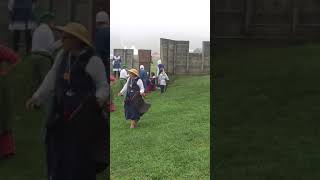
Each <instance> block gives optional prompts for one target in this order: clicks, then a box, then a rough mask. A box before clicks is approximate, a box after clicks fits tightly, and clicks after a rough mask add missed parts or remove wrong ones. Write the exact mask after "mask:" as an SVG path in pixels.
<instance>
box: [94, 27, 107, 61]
mask: <svg viewBox="0 0 320 180" xmlns="http://www.w3.org/2000/svg"><path fill="white" fill-rule="evenodd" d="M94 45H95V48H96V53H97V55H98V56H99V57H100V58H101V59H103V60H108V59H109V56H110V53H109V51H110V29H109V28H108V27H103V28H97V29H96V34H95V41H94Z"/></svg>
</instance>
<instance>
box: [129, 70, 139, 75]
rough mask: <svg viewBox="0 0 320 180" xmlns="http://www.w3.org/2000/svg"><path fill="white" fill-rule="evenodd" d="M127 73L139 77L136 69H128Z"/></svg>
mask: <svg viewBox="0 0 320 180" xmlns="http://www.w3.org/2000/svg"><path fill="white" fill-rule="evenodd" d="M129 72H131V73H133V74H135V75H136V76H139V72H138V71H137V70H136V69H130V70H129Z"/></svg>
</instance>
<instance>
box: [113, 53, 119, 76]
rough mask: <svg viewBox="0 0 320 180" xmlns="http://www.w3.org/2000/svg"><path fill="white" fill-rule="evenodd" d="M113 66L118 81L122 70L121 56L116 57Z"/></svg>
mask: <svg viewBox="0 0 320 180" xmlns="http://www.w3.org/2000/svg"><path fill="white" fill-rule="evenodd" d="M112 66H113V75H114V77H115V78H116V79H118V78H119V76H120V70H121V57H120V56H114V57H113V61H112Z"/></svg>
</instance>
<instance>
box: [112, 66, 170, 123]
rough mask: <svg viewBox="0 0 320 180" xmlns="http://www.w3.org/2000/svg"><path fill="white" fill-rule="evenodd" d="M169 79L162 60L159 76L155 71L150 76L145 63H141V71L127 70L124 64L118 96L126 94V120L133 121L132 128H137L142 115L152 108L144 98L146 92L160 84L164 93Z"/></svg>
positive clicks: (158, 71)
mask: <svg viewBox="0 0 320 180" xmlns="http://www.w3.org/2000/svg"><path fill="white" fill-rule="evenodd" d="M168 80H169V77H168V75H167V74H166V73H165V71H164V65H163V64H162V63H161V60H158V66H157V76H155V73H154V72H152V73H151V76H150V75H149V73H148V72H146V71H145V69H144V65H140V69H139V71H138V70H136V69H134V68H132V69H130V70H127V69H126V66H125V65H123V67H122V69H121V70H120V77H119V81H120V83H119V84H120V92H119V93H118V96H124V115H125V118H126V120H129V121H130V122H131V125H130V128H136V127H137V123H138V121H139V120H140V118H141V116H143V115H144V113H146V112H147V111H148V109H149V108H150V104H148V103H146V102H145V101H144V100H143V97H145V96H146V92H151V91H155V90H156V89H157V86H158V88H159V89H160V90H161V94H162V93H164V91H165V89H166V82H167V81H168Z"/></svg>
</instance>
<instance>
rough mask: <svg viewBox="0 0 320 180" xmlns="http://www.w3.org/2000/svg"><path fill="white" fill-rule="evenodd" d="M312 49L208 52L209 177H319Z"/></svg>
mask: <svg viewBox="0 0 320 180" xmlns="http://www.w3.org/2000/svg"><path fill="white" fill-rule="evenodd" d="M319 49H320V46H319V45H302V46H292V47H286V48H278V49H276V48H265V49H261V48H260V49H258V48H256V49H255V48H250V49H245V48H237V49H228V50H227V49H221V50H216V51H215V52H216V54H215V55H214V67H213V72H214V82H213V86H214V94H215V97H214V101H215V102H214V104H215V105H216V111H217V113H216V115H215V124H216V126H215V128H214V129H212V130H213V131H214V139H215V143H214V157H215V160H214V162H213V164H214V174H215V177H216V179H219V180H220V179H226V180H229V179H237V180H242V179H243V180H251V179H252V180H256V179H259V180H273V179H277V180H300V179H320V172H319V171H318V167H319V165H320V154H319V152H320V145H319V139H320V133H319V132H320V131H319V130H318V127H319V126H320V122H319V119H320V83H319V77H320V73H319V72H320V71H319V69H320V53H319Z"/></svg>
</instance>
